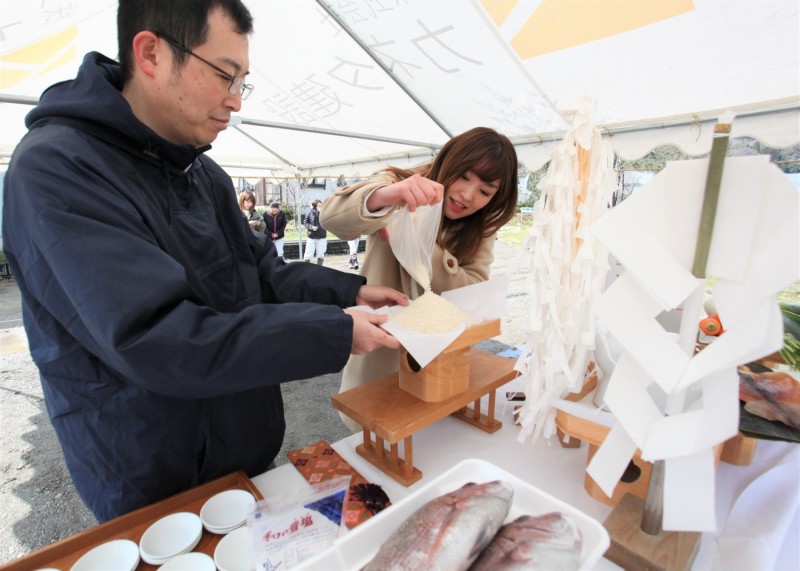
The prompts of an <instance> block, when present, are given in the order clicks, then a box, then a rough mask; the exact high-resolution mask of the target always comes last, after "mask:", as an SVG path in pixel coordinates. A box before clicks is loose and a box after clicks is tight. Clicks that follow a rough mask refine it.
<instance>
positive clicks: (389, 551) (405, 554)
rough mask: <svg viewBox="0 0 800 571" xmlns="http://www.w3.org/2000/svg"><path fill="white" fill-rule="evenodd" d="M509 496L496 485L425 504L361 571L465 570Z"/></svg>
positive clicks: (469, 487) (499, 521)
mask: <svg viewBox="0 0 800 571" xmlns="http://www.w3.org/2000/svg"><path fill="white" fill-rule="evenodd" d="M513 494H514V490H513V488H512V487H511V484H509V483H508V482H502V481H499V480H495V481H493V482H487V483H485V484H466V485H465V486H464V487H462V488H460V489H458V490H456V491H454V492H450V493H449V494H444V495H443V496H439V497H438V498H435V499H433V500H431V501H429V502H428V503H426V504H425V505H424V506H422V507H421V508H419V509H418V510H417V511H415V512H414V513H413V514H411V516H409V517H408V519H406V520H405V521H404V522H403V523H402V524H401V525H400V527H399V528H397V529H396V530H395V531H394V533H392V535H391V536H389V539H387V540H386V542H385V543H384V544H383V545H381V547H380V549H379V550H378V553H377V554H376V555H375V557H374V558H373V559H372V561H370V562H369V563H368V564H367V566H366V567H365V568H364V571H390V570H408V571H410V570H412V569H414V570H416V569H441V570H447V571H456V570H464V569H468V568H469V566H470V564H471V563H472V562H473V561H475V559H477V558H478V556H479V555H480V553H481V551H483V549H484V548H485V547H486V546H487V545H489V542H490V541H492V538H493V537H494V536H495V534H496V533H497V530H498V529H500V526H501V525H503V521H505V519H506V516H507V515H508V512H509V510H510V509H511V497H512V496H513Z"/></svg>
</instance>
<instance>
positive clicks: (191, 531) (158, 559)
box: [139, 512, 203, 565]
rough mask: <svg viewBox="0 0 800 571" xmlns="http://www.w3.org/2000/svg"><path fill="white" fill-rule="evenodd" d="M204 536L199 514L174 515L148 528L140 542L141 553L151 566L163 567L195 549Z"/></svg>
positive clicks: (163, 518) (179, 513)
mask: <svg viewBox="0 0 800 571" xmlns="http://www.w3.org/2000/svg"><path fill="white" fill-rule="evenodd" d="M202 535H203V524H202V522H201V521H200V518H199V517H197V514H193V513H190V512H178V513H174V514H171V515H168V516H166V517H162V518H161V519H160V520H158V521H157V522H155V523H154V524H153V525H151V526H150V527H148V528H147V530H146V531H145V532H144V534H143V535H142V539H140V540H139V553H140V554H141V556H142V559H143V560H144V561H145V562H147V563H149V564H150V565H161V564H162V563H166V562H167V560H168V559H171V558H172V557H175V556H176V555H180V554H182V553H187V552H189V551H191V550H192V549H194V547H195V546H196V545H197V544H198V542H199V541H200V538H201V537H202Z"/></svg>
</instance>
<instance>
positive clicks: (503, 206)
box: [386, 127, 517, 261]
mask: <svg viewBox="0 0 800 571" xmlns="http://www.w3.org/2000/svg"><path fill="white" fill-rule="evenodd" d="M386 170H387V171H388V172H391V173H393V174H394V175H395V176H397V177H399V178H400V179H404V178H408V177H410V176H411V175H413V174H417V173H419V174H421V175H422V176H424V177H425V178H429V179H431V180H435V181H436V182H438V183H441V184H443V185H444V187H445V188H448V187H449V186H450V185H451V184H452V183H453V182H455V181H456V180H458V178H459V177H461V176H462V175H464V174H465V173H466V172H467V171H472V172H473V173H474V174H475V175H477V176H478V177H480V179H481V180H483V181H484V182H492V181H495V180H497V181H499V185H500V186H499V188H498V190H497V192H496V193H495V194H494V196H492V199H491V200H490V201H489V203H488V204H487V205H486V206H484V207H483V208H481V209H480V210H478V211H477V212H475V213H473V214H471V215H469V216H467V217H466V218H460V219H458V220H450V219H449V218H446V217H444V216H443V217H442V232H441V234H440V240H439V243H440V244H441V245H442V246H444V247H445V248H447V249H448V250H449V251H450V253H452V254H453V255H454V256H455V257H456V258H457V259H458V260H459V261H464V260H468V259H470V258H471V257H472V256H473V255H474V254H475V252H476V251H477V250H478V248H479V247H480V244H481V241H483V239H484V238H488V237H489V236H491V235H492V234H494V233H495V232H497V231H498V230H499V229H500V228H501V227H502V226H503V225H504V224H505V223H506V222H508V221H509V220H511V218H512V217H513V216H514V212H515V211H516V208H517V153H516V151H515V150H514V145H513V144H512V143H511V141H510V140H509V139H508V137H506V136H505V135H501V134H500V133H498V132H497V131H494V130H493V129H489V128H487V127H475V128H474V129H470V130H469V131H466V132H464V133H462V134H460V135H457V136H456V137H453V138H452V139H450V140H449V141H447V143H445V145H444V146H443V147H442V148H441V150H440V151H439V153H438V154H437V155H436V157H435V158H434V159H433V161H432V162H430V163H428V164H424V165H421V166H419V167H416V168H414V169H409V170H406V169H398V168H395V167H389V168H388V169H386ZM442 236H443V238H442Z"/></svg>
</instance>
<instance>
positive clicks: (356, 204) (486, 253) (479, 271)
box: [321, 174, 496, 431]
mask: <svg viewBox="0 0 800 571" xmlns="http://www.w3.org/2000/svg"><path fill="white" fill-rule="evenodd" d="M396 180H397V179H396V178H394V177H393V176H391V175H388V174H382V175H380V176H378V177H376V178H373V179H372V180H370V181H368V182H362V183H358V184H353V185H351V186H347V187H344V188H342V189H340V190H339V191H338V192H336V194H334V195H333V196H331V197H330V198H328V199H327V200H326V201H325V204H324V205H323V207H322V217H321V223H322V226H323V227H325V228H326V229H327V230H329V231H330V232H333V233H334V234H335V235H336V236H338V237H339V238H341V239H342V240H352V239H353V238H355V237H356V236H358V235H360V234H364V235H366V251H365V255H364V261H363V263H362V264H361V272H360V273H361V275H363V276H365V277H366V278H367V283H368V284H371V285H382V286H387V287H391V288H394V289H397V290H399V291H402V292H403V293H405V294H406V295H408V296H409V297H410V298H411V299H415V298H417V297H419V296H420V295H422V293H423V292H422V288H421V287H420V286H419V285H418V284H417V283H416V282H414V281H413V280H412V279H411V277H410V276H409V275H408V273H407V272H406V271H405V270H404V269H403V267H402V266H401V265H400V263H399V262H398V261H397V259H396V258H395V257H394V254H393V253H392V250H391V248H390V247H389V243H388V242H387V241H385V240H383V239H382V238H381V236H380V235H379V234H378V231H379V230H380V229H381V228H383V227H384V226H386V225H387V224H388V223H389V222H390V220H391V218H392V217H391V216H390V215H389V214H387V215H385V216H378V217H375V216H365V215H364V212H365V208H364V205H365V203H366V200H367V197H368V196H369V194H370V193H371V192H372V191H373V190H375V189H377V188H379V187H382V186H387V185H389V184H391V183H393V182H395V181H396ZM397 208H398V207H396V206H395V207H394V208H393V209H392V212H393V211H394V210H396V209H397ZM495 239H496V236H495V235H492V236H490V237H488V238H485V239H484V240H483V242H482V243H481V246H480V248H479V249H478V251H477V252H476V254H475V256H474V257H473V258H471V259H469V260H463V261H462V262H461V263H459V261H458V260H457V259H456V258H455V257H454V256H453V255H452V254H451V253H450V252H448V251H447V250H445V249H444V248H442V247H440V246H439V245H436V246H434V250H433V258H432V266H433V277H432V280H431V289H432V290H433V291H434V292H435V293H438V294H440V293H442V292H443V291H448V290H451V289H456V288H459V287H463V286H466V285H470V284H474V283H478V282H483V281H486V280H488V279H489V267H490V266H491V264H492V260H493V259H494V255H493V250H494V242H495ZM398 358H399V352H398V351H396V350H393V349H379V350H377V351H373V352H372V353H369V354H367V355H351V356H350V360H349V361H348V362H347V365H346V366H345V368H344V371H343V373H342V386H341V388H340V389H339V392H344V391H346V390H349V389H353V388H355V387H358V386H360V385H363V384H365V383H368V382H370V381H373V380H375V379H378V378H380V377H382V376H384V375H388V374H390V373H393V372H395V371H397V370H398ZM342 420H343V421H344V423H345V424H346V425H347V426H348V427H349V428H350V429H351V430H354V431H356V430H360V428H361V427H360V426H359V425H358V424H356V423H355V422H353V421H352V420H351V419H349V418H347V417H345V416H342Z"/></svg>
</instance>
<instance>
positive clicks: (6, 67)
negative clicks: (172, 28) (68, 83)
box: [0, 0, 800, 177]
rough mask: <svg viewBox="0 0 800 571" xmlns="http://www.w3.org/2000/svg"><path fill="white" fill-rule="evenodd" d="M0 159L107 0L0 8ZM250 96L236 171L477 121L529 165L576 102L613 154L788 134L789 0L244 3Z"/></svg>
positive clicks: (797, 23)
mask: <svg viewBox="0 0 800 571" xmlns="http://www.w3.org/2000/svg"><path fill="white" fill-rule="evenodd" d="M0 1H1V2H2V4H1V6H2V21H3V24H2V29H0V32H2V34H0V121H1V122H2V127H3V128H2V132H1V133H0V152H2V158H3V162H6V161H7V160H8V155H9V153H10V152H11V150H12V149H13V146H14V144H15V143H16V142H17V141H18V140H19V138H20V137H21V136H22V134H24V125H23V123H22V119H23V117H24V115H25V113H27V111H29V110H30V103H32V102H35V101H36V100H37V99H38V96H39V95H40V93H41V91H42V90H43V89H44V88H45V87H47V86H48V85H50V84H52V83H54V82H56V81H59V80H63V79H68V78H71V77H73V76H74V75H75V73H76V71H77V68H78V66H79V64H80V61H81V59H82V57H83V54H84V53H86V52H88V51H92V50H96V51H100V52H102V53H104V54H106V55H108V56H110V57H115V56H116V51H117V50H116V22H115V18H116V2H113V1H110V0H105V1H102V0H69V1H67V0H43V1H42V2H30V1H29V0H0ZM245 2H246V3H247V4H248V6H249V8H250V10H251V12H252V13H253V16H254V18H255V33H254V35H253V37H252V38H251V49H250V60H251V68H250V76H249V78H248V82H250V83H252V84H253V85H254V86H255V91H254V93H253V95H252V96H251V97H250V98H249V99H248V100H247V101H245V102H244V104H243V107H242V110H241V113H240V114H239V117H238V118H237V119H236V121H235V122H236V123H237V124H236V125H235V126H232V127H231V128H229V129H228V130H227V131H225V132H223V133H222V134H221V135H220V136H219V138H218V139H217V141H216V142H215V143H214V146H213V149H212V150H211V151H210V155H211V156H213V157H214V158H215V159H216V160H217V161H218V162H220V163H221V164H223V165H224V166H225V167H226V169H227V170H228V172H231V173H235V176H260V175H265V174H268V173H274V174H275V175H280V174H300V175H303V176H318V177H325V176H333V177H335V176H338V175H340V174H344V175H345V176H352V175H357V174H360V175H366V174H369V173H370V172H373V171H374V170H376V169H377V168H378V167H380V166H382V165H385V164H394V165H397V166H404V165H410V164H417V163H419V162H422V161H424V160H426V159H428V158H430V157H431V156H432V155H433V154H435V152H436V149H437V148H439V147H440V146H441V145H442V144H444V142H445V141H447V139H448V138H449V137H450V136H452V135H455V134H458V133H461V132H463V131H465V130H467V129H469V128H471V127H474V126H477V125H484V126H488V127H493V128H495V129H497V130H498V131H500V132H502V133H505V134H506V135H508V136H509V137H510V138H511V139H512V140H513V141H514V142H515V144H516V145H517V149H518V154H519V157H520V161H521V162H522V164H523V165H524V167H525V168H526V169H528V170H535V169H537V168H539V167H540V166H541V165H542V164H543V163H544V162H545V161H546V160H548V158H549V155H550V152H551V151H552V149H553V148H554V147H555V145H556V144H557V142H558V141H559V140H560V138H561V135H562V134H563V132H564V131H565V130H566V128H567V126H568V124H569V110H570V108H572V107H573V106H574V105H575V104H576V102H577V100H578V98H579V97H581V96H589V97H591V98H592V99H594V100H595V101H596V103H597V118H596V121H597V124H598V125H600V126H601V127H602V129H603V132H604V133H605V134H607V135H608V136H610V137H611V143H612V146H613V147H614V149H615V150H616V151H617V153H618V154H620V155H621V156H623V157H624V158H628V159H630V158H636V157H639V156H642V155H644V154H646V153H647V152H648V151H649V150H650V149H652V148H653V147H655V146H657V145H659V144H664V143H674V144H676V145H678V146H680V147H681V148H683V149H684V150H685V151H687V152H689V153H692V154H697V153H702V152H706V151H708V149H709V148H710V141H711V136H710V131H711V126H710V123H712V122H714V121H716V118H717V116H718V115H719V114H720V113H721V112H722V111H724V110H728V109H732V110H734V111H736V112H737V113H738V117H737V119H736V121H735V122H734V132H733V135H734V136H742V135H748V136H753V137H756V138H758V139H760V140H762V141H763V142H765V143H767V144H769V145H771V146H774V147H786V146H789V145H792V144H795V143H797V142H798V141H800V34H798V30H799V29H800V17H799V16H798V5H799V3H798V2H797V1H796V0H742V1H737V0H726V1H723V0H316V1H315V0H258V1H255V0H249V1H248V0H245Z"/></svg>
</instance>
